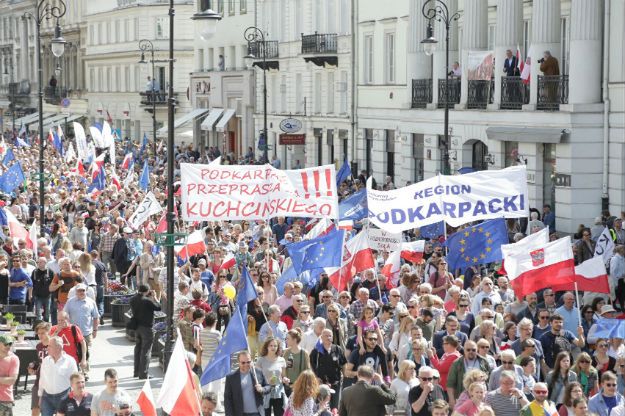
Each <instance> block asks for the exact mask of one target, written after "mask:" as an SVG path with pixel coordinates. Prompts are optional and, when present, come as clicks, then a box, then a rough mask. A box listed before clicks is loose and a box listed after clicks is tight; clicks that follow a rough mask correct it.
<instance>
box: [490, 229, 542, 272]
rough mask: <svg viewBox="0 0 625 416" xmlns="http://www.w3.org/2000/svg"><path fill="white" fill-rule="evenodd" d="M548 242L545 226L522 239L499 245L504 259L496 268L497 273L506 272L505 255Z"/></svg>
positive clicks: (535, 247) (529, 249) (537, 246)
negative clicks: (497, 268)
mask: <svg viewBox="0 0 625 416" xmlns="http://www.w3.org/2000/svg"><path fill="white" fill-rule="evenodd" d="M548 242H549V227H545V228H543V229H542V230H540V231H536V232H535V233H534V234H530V235H528V236H527V237H525V238H523V239H522V240H519V241H517V242H516V243H511V244H502V245H501V255H502V256H503V258H504V260H503V261H502V262H501V267H500V268H499V270H497V273H499V274H507V272H506V268H505V266H504V264H505V258H506V256H510V255H512V254H515V253H523V252H525V251H532V250H534V249H537V248H539V247H541V246H543V245H545V244H547V243H548Z"/></svg>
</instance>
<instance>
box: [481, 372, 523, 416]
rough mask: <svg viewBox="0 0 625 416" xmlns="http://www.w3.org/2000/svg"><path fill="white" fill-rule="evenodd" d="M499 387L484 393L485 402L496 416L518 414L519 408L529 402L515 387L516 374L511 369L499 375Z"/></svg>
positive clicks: (516, 415)
mask: <svg viewBox="0 0 625 416" xmlns="http://www.w3.org/2000/svg"><path fill="white" fill-rule="evenodd" d="M499 378H500V387H499V388H498V389H496V390H492V391H489V392H488V393H487V394H486V399H485V402H486V403H487V404H488V405H490V406H491V407H492V408H493V410H494V411H495V414H496V415H497V416H518V415H519V412H520V410H521V409H522V408H523V407H524V406H527V404H528V403H529V402H528V400H527V398H526V397H525V394H523V391H521V390H520V389H517V388H516V387H515V383H516V376H515V374H514V372H512V371H507V370H506V371H503V372H502V373H501V375H500V377H499Z"/></svg>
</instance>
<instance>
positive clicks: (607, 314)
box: [586, 305, 618, 346]
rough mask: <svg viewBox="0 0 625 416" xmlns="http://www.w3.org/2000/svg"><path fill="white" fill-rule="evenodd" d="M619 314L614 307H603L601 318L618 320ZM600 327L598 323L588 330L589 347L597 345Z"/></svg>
mask: <svg viewBox="0 0 625 416" xmlns="http://www.w3.org/2000/svg"><path fill="white" fill-rule="evenodd" d="M617 315H618V312H617V310H616V309H614V307H613V306H612V305H603V306H602V307H601V317H602V318H616V316H617ZM597 329H598V326H597V323H594V324H592V326H591V327H590V329H589V330H588V337H587V340H586V341H587V342H588V345H589V346H592V345H595V344H596V343H597V340H598V339H599V338H598V337H597V336H596V335H595V333H596V332H597Z"/></svg>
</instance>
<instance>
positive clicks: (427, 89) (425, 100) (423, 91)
mask: <svg viewBox="0 0 625 416" xmlns="http://www.w3.org/2000/svg"><path fill="white" fill-rule="evenodd" d="M431 102H432V80H431V79H413V80H412V108H425V107H426V106H427V105H428V104H429V103H431Z"/></svg>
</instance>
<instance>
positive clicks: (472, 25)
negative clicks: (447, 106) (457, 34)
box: [459, 0, 488, 108]
mask: <svg viewBox="0 0 625 416" xmlns="http://www.w3.org/2000/svg"><path fill="white" fill-rule="evenodd" d="M464 5H465V9H464V13H463V18H464V24H463V32H462V62H461V63H460V64H461V69H462V84H461V86H460V105H459V108H466V105H467V99H468V95H469V94H468V93H469V83H468V79H467V64H468V56H469V51H471V50H486V48H487V47H488V0H472V1H467V2H465V4H464Z"/></svg>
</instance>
